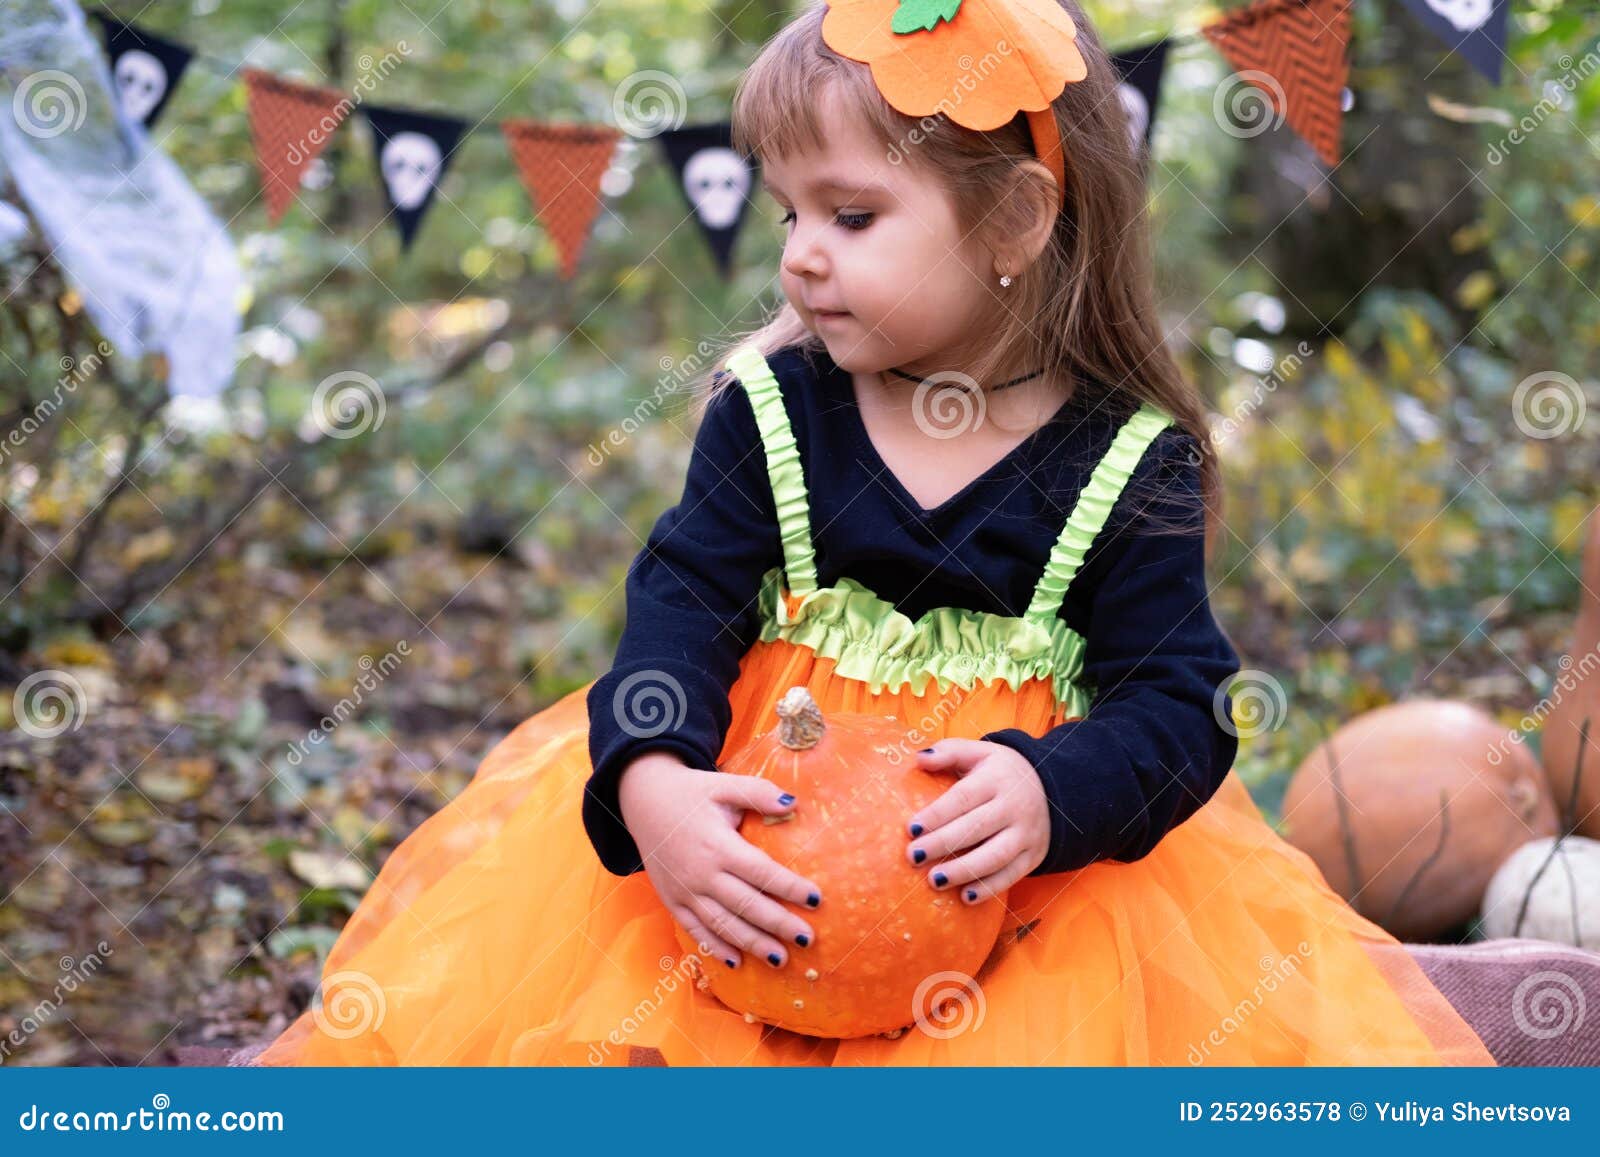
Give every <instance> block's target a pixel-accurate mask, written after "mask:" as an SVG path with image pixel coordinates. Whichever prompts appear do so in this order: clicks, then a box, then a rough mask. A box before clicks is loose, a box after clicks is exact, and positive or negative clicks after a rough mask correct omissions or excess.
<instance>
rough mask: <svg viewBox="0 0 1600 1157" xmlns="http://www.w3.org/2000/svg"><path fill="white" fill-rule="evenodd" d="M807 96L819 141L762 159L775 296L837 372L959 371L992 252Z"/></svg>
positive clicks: (917, 179) (944, 204)
mask: <svg viewBox="0 0 1600 1157" xmlns="http://www.w3.org/2000/svg"><path fill="white" fill-rule="evenodd" d="M817 96H818V100H819V102H820V104H819V111H820V116H821V118H822V121H823V138H824V140H825V141H826V145H825V147H823V148H821V149H816V150H807V151H805V152H796V153H794V154H793V155H791V156H789V157H786V158H783V159H781V160H780V159H778V158H772V159H766V158H763V162H762V176H763V183H764V187H765V188H766V190H767V191H768V192H769V193H770V194H771V195H772V196H773V198H774V199H775V200H776V201H777V202H778V204H779V205H780V206H781V207H782V208H783V209H784V210H785V211H786V216H785V218H784V222H785V223H784V229H785V238H786V239H785V243H784V249H783V262H782V268H781V270H780V274H779V280H780V281H781V283H782V285H783V292H784V295H785V296H786V297H787V298H788V299H789V302H790V303H791V304H792V305H793V306H794V308H795V309H796V310H797V311H798V312H799V314H800V317H801V319H802V320H803V321H804V322H805V324H806V327H807V328H808V329H810V330H811V331H812V332H813V333H815V334H817V335H818V336H819V337H821V339H822V340H823V342H824V344H826V345H827V347H828V354H829V356H830V357H831V358H832V359H833V361H834V362H835V364H837V365H838V366H840V367H841V368H842V369H846V370H850V371H853V372H858V373H873V372H876V371H878V370H882V369H886V368H887V367H889V366H906V365H910V364H912V363H914V362H916V363H922V364H923V365H934V366H936V367H939V368H949V369H953V368H958V367H959V366H960V365H962V364H964V361H965V359H964V358H962V356H961V352H960V351H962V350H963V349H970V348H971V346H972V345H973V344H974V340H975V338H976V337H977V336H978V335H979V334H981V332H982V331H983V329H984V327H985V318H986V314H985V311H986V310H988V309H992V308H993V307H992V303H991V298H990V292H991V291H990V289H989V284H990V283H991V282H996V274H995V271H994V262H995V257H994V254H993V252H992V251H991V250H989V249H988V248H987V247H986V246H984V245H982V244H980V243H978V241H977V240H976V239H975V238H972V237H965V236H963V235H962V232H961V229H960V227H959V225H958V224H957V220H956V212H955V206H954V204H953V203H952V201H951V200H950V197H949V195H948V194H947V193H946V192H945V191H944V189H943V188H942V187H941V186H940V184H939V182H938V180H937V179H936V178H935V177H933V176H930V175H929V174H928V173H927V172H926V171H924V170H921V169H918V168H915V167H913V166H912V164H911V163H910V162H908V161H906V160H904V159H903V158H902V159H901V161H900V163H898V164H896V163H894V162H892V161H891V160H890V159H889V157H888V155H887V154H886V151H885V149H884V147H883V146H882V145H880V144H878V143H877V142H876V141H875V140H873V139H872V138H871V137H870V136H869V135H868V134H867V133H866V131H865V130H864V128H863V127H862V126H860V125H859V124H857V123H856V121H855V120H854V119H853V118H851V117H849V116H847V115H844V114H843V113H842V111H841V109H840V105H839V102H837V101H835V100H833V99H832V95H831V89H830V90H826V91H824V92H821V93H818V94H817ZM906 147H907V148H912V149H914V148H915V147H916V146H915V145H914V144H909V143H908V145H907V146H906ZM996 283H997V282H996Z"/></svg>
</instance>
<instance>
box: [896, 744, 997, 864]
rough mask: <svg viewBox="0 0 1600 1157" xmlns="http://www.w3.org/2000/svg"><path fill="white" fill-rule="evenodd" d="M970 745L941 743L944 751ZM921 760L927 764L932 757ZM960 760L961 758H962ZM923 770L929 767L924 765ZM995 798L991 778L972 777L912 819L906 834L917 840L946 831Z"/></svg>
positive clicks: (948, 791)
mask: <svg viewBox="0 0 1600 1157" xmlns="http://www.w3.org/2000/svg"><path fill="white" fill-rule="evenodd" d="M966 742H969V741H968V740H964V739H942V740H940V741H939V747H941V748H942V747H943V746H944V745H945V744H946V743H966ZM936 750H937V749H936ZM921 758H922V759H924V760H927V759H929V758H931V757H929V756H926V755H925V756H922V757H921ZM957 758H960V757H959V756H958V757H957ZM923 766H927V765H926V764H924V765H923ZM974 767H976V765H974ZM928 770H930V771H937V770H940V769H939V768H937V767H929V768H928ZM992 798H994V785H993V784H992V783H990V782H988V779H987V777H974V776H972V775H970V774H969V775H967V776H965V777H964V778H963V779H961V780H959V781H958V782H956V783H953V784H951V785H950V787H949V788H947V789H946V790H945V792H944V794H943V795H941V796H940V797H939V798H938V799H936V800H934V801H933V802H932V803H930V804H929V805H928V806H927V807H925V808H922V809H921V810H920V811H917V812H915V813H913V814H912V815H910V816H908V817H907V820H906V831H907V832H908V833H910V835H911V838H912V839H916V838H917V837H918V836H925V835H927V834H928V833H929V832H933V831H936V830H938V829H939V828H941V827H943V826H944V825H945V824H947V823H949V822H950V821H951V820H953V819H955V818H956V817H957V816H961V815H965V814H966V813H967V812H970V811H972V810H973V809H974V808H976V807H977V806H978V805H979V804H982V803H987V802H988V801H989V800H990V799H992Z"/></svg>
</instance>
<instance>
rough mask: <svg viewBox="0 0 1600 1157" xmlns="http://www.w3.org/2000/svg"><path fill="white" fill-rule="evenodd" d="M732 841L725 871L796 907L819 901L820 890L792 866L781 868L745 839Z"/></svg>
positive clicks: (814, 904) (803, 906)
mask: <svg viewBox="0 0 1600 1157" xmlns="http://www.w3.org/2000/svg"><path fill="white" fill-rule="evenodd" d="M736 834H737V833H736ZM734 844H735V845H736V846H735V847H734V848H733V850H732V851H731V852H730V853H729V856H728V859H727V860H726V861H725V864H726V870H727V871H729V872H732V873H733V874H734V875H735V876H737V877H739V878H740V879H742V880H744V881H745V882H746V883H748V884H749V885H750V886H751V887H753V888H758V889H760V890H761V891H763V892H765V893H766V894H767V895H769V896H776V897H778V899H780V900H787V901H789V903H791V904H794V905H796V906H798V907H802V908H815V907H817V905H819V904H821V903H822V889H821V888H819V887H817V885H816V884H815V883H813V882H812V881H810V880H808V879H806V878H805V877H804V876H802V875H800V874H799V873H798V872H795V871H794V870H793V869H792V868H786V867H784V866H783V865H782V864H780V863H778V861H777V860H774V859H773V858H772V857H771V856H769V855H767V853H766V852H763V851H762V850H761V849H760V848H758V847H756V846H755V845H754V844H752V843H751V842H750V841H749V840H746V839H744V838H742V837H740V838H738V839H736V840H735V841H734ZM795 931H799V929H795Z"/></svg>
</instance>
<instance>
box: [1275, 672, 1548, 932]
mask: <svg viewBox="0 0 1600 1157" xmlns="http://www.w3.org/2000/svg"><path fill="white" fill-rule="evenodd" d="M1330 754H1331V758H1330ZM1283 817H1284V827H1285V832H1284V834H1285V836H1286V837H1287V838H1288V840H1289V842H1290V843H1292V844H1293V845H1294V846H1295V847H1297V848H1299V849H1300V850H1301V851H1303V852H1305V853H1306V854H1307V855H1308V856H1310V857H1311V858H1312V859H1313V860H1314V861H1316V865H1317V867H1318V868H1320V869H1321V870H1322V875H1323V877H1324V878H1325V879H1326V880H1327V882H1328V885H1329V887H1331V888H1332V889H1333V890H1334V891H1335V892H1338V893H1339V894H1340V895H1341V896H1343V897H1345V898H1346V899H1347V900H1349V901H1350V903H1351V905H1352V906H1353V907H1354V908H1355V909H1356V911H1358V912H1360V913H1361V914H1362V915H1363V916H1365V917H1367V919H1369V920H1371V921H1373V922H1374V923H1376V924H1378V925H1380V926H1382V927H1383V928H1385V929H1387V930H1388V931H1389V932H1390V933H1391V934H1392V935H1394V936H1395V937H1396V938H1398V939H1400V940H1422V939H1426V938H1427V937H1429V936H1434V935H1438V934H1439V933H1442V932H1445V931H1446V930H1448V929H1450V928H1453V927H1455V926H1457V925H1459V924H1462V923H1464V922H1465V921H1467V920H1469V919H1471V918H1472V916H1474V915H1475V914H1476V913H1477V911H1478V908H1479V905H1480V903H1481V902H1482V900H1483V893H1484V890H1485V889H1486V888H1487V887H1488V885H1489V879H1490V877H1492V876H1493V875H1494V871H1495V869H1496V868H1498V867H1499V866H1500V865H1501V863H1502V862H1503V861H1504V860H1505V858H1506V857H1507V856H1508V855H1510V854H1511V852H1512V851H1514V850H1515V849H1517V848H1518V847H1520V846H1522V845H1523V844H1524V843H1526V842H1527V841H1528V840H1529V839H1532V838H1533V837H1535V836H1544V835H1554V834H1555V831H1556V811H1555V805H1554V803H1553V802H1552V800H1551V798H1550V791H1549V787H1548V785H1547V784H1546V783H1545V778H1544V775H1543V773H1542V772H1541V770H1540V768H1539V765H1538V763H1537V762H1536V761H1535V760H1534V758H1533V756H1532V754H1531V753H1529V751H1528V749H1527V748H1526V747H1525V746H1524V745H1523V744H1520V743H1517V742H1515V741H1514V740H1513V739H1512V738H1511V734H1510V732H1508V731H1507V730H1506V728H1504V727H1502V726H1500V725H1499V724H1498V723H1496V722H1495V721H1494V720H1493V719H1492V718H1491V717H1490V716H1489V715H1487V714H1486V713H1485V712H1483V711H1481V710H1479V709H1478V708H1477V707H1474V706H1472V705H1471V704H1468V703H1454V702H1449V701H1446V700H1437V699H1417V700H1412V701H1409V702H1405V703H1391V704H1389V705H1388V706H1387V707H1380V708H1378V709H1377V710H1376V711H1368V712H1366V713H1365V714H1363V715H1358V716H1356V718H1354V719H1352V720H1350V721H1349V722H1347V723H1345V724H1344V725H1343V726H1342V727H1340V728H1339V729H1338V730H1337V731H1335V732H1334V733H1333V735H1331V736H1330V737H1329V738H1328V739H1327V740H1326V741H1324V742H1323V743H1321V744H1319V745H1318V746H1317V748H1316V749H1315V750H1314V751H1312V752H1311V754H1310V755H1308V756H1307V757H1306V758H1305V761H1304V762H1303V763H1301V765H1300V767H1299V770H1297V771H1296V772H1295V775H1294V779H1292V780H1291V781H1290V783H1289V790H1288V791H1287V792H1286V793H1285V795H1284V799H1283Z"/></svg>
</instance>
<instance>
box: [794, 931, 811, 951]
mask: <svg viewBox="0 0 1600 1157" xmlns="http://www.w3.org/2000/svg"><path fill="white" fill-rule="evenodd" d="M794 942H795V943H796V944H798V945H800V947H802V948H804V947H805V946H806V945H807V944H810V943H811V937H809V936H807V935H806V934H805V933H804V932H796V933H795V934H794Z"/></svg>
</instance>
